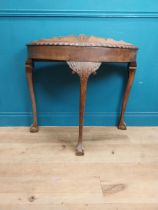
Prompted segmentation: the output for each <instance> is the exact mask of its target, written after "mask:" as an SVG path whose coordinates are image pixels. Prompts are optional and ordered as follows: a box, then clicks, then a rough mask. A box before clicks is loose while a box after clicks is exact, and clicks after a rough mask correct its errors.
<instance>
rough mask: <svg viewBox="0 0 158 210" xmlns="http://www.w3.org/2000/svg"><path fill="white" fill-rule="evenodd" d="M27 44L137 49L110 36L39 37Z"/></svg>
mask: <svg viewBox="0 0 158 210" xmlns="http://www.w3.org/2000/svg"><path fill="white" fill-rule="evenodd" d="M28 46H79V47H106V48H125V49H138V48H137V47H136V46H134V45H133V44H131V43H128V42H125V41H116V40H114V39H110V38H100V37H95V36H86V35H79V36H65V37H55V38H49V39H41V40H37V41H33V42H31V43H29V44H28Z"/></svg>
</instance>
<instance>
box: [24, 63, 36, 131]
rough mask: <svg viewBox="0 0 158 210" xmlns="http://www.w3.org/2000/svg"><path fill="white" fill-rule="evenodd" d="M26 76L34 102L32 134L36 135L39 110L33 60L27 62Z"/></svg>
mask: <svg viewBox="0 0 158 210" xmlns="http://www.w3.org/2000/svg"><path fill="white" fill-rule="evenodd" d="M25 67H26V76H27V81H28V86H29V91H30V96H31V101H32V110H33V123H32V125H31V127H30V132H32V133H35V132H38V123H37V109H36V99H35V93H34V88H33V79H32V69H33V62H32V59H28V60H27V61H26V65H25Z"/></svg>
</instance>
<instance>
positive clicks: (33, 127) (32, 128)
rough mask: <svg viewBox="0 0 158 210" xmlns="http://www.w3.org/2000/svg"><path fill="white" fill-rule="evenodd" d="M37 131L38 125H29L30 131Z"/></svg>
mask: <svg viewBox="0 0 158 210" xmlns="http://www.w3.org/2000/svg"><path fill="white" fill-rule="evenodd" d="M38 131H39V127H38V126H37V125H31V127H30V132H31V133H37V132H38Z"/></svg>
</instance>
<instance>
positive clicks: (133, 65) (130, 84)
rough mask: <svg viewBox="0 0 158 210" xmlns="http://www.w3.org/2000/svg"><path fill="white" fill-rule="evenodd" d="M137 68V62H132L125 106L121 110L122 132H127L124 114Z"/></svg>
mask: <svg viewBox="0 0 158 210" xmlns="http://www.w3.org/2000/svg"><path fill="white" fill-rule="evenodd" d="M136 67H137V64H136V62H131V63H129V65H128V82H127V86H126V90H125V94H124V99H123V104H122V109H121V115H120V122H119V125H118V129H121V130H126V129H127V128H126V123H125V121H124V113H125V110H126V105H127V102H128V97H129V94H130V91H131V88H132V84H133V81H134V76H135V71H136Z"/></svg>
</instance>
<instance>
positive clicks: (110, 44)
mask: <svg viewBox="0 0 158 210" xmlns="http://www.w3.org/2000/svg"><path fill="white" fill-rule="evenodd" d="M27 47H28V58H27V61H26V75H27V80H28V85H29V90H30V95H31V100H32V109H33V124H32V126H31V128H30V131H31V132H37V131H38V122H37V109H36V100H35V94H34V88H33V80H32V71H33V63H34V62H35V61H39V60H40V61H66V62H67V64H68V65H69V67H70V68H71V69H72V70H73V72H74V73H77V74H78V75H79V77H80V116H79V137H78V143H77V146H76V155H84V149H83V143H82V139H83V125H84V123H83V122H84V108H85V99H86V89H87V81H88V78H89V76H90V75H91V74H95V72H96V71H97V70H98V69H99V67H100V65H101V63H102V62H118V63H120V62H121V63H128V71H129V74H128V75H129V76H128V81H127V86H126V90H125V94H124V99H123V103H122V108H121V114H120V121H119V124H118V128H119V129H122V130H125V129H126V124H125V122H124V112H125V109H126V105H127V101H128V97H129V93H130V90H131V87H132V83H133V80H134V75H135V71H136V55H137V50H138V48H137V47H136V46H134V45H132V44H130V43H127V42H124V41H116V40H113V39H106V38H98V37H94V36H86V35H80V36H66V37H57V38H50V39H42V40H38V41H34V42H31V43H29V44H28V45H27Z"/></svg>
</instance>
